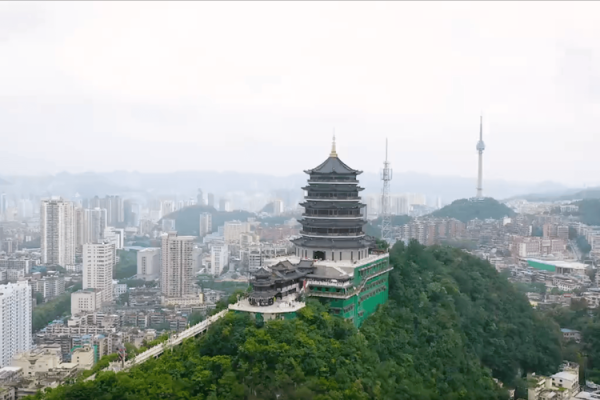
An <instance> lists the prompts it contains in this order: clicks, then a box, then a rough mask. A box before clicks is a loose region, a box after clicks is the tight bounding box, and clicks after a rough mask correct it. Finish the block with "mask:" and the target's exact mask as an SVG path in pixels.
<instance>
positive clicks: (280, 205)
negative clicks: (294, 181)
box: [273, 199, 283, 215]
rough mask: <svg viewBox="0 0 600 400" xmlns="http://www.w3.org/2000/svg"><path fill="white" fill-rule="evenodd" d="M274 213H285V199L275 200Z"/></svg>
mask: <svg viewBox="0 0 600 400" xmlns="http://www.w3.org/2000/svg"><path fill="white" fill-rule="evenodd" d="M273 214H274V215H281V214H283V200H280V199H276V200H273Z"/></svg>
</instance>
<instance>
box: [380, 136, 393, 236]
mask: <svg viewBox="0 0 600 400" xmlns="http://www.w3.org/2000/svg"><path fill="white" fill-rule="evenodd" d="M381 180H382V181H383V189H382V191H381V238H382V239H383V240H385V241H386V242H388V243H389V244H390V245H392V244H393V243H392V239H393V238H392V214H391V210H390V208H391V207H390V181H391V180H392V169H391V168H390V162H389V161H388V141H387V138H386V139H385V161H384V162H383V169H382V170H381Z"/></svg>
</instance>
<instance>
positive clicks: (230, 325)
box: [37, 242, 561, 400]
mask: <svg viewBox="0 0 600 400" xmlns="http://www.w3.org/2000/svg"><path fill="white" fill-rule="evenodd" d="M391 260H392V263H393V264H394V266H395V269H394V271H393V272H392V273H391V278H390V301H389V302H388V304H387V305H385V306H383V307H381V308H380V309H379V310H378V312H377V313H376V314H375V315H374V316H373V317H371V318H370V319H369V320H367V321H366V322H365V324H364V325H363V326H362V327H361V329H360V331H357V330H356V329H355V328H354V327H353V325H352V324H350V323H347V322H345V321H343V320H341V319H339V318H337V317H333V316H331V315H329V314H328V313H327V310H326V309H325V308H324V306H322V305H321V304H319V303H317V302H316V301H311V302H310V303H309V305H308V306H307V307H306V308H304V309H303V310H301V312H300V316H299V317H298V318H297V319H295V320H288V321H272V322H268V323H266V324H264V325H260V324H259V325H257V323H256V322H254V321H251V320H250V318H248V317H247V316H243V315H233V314H229V315H228V316H227V317H225V318H224V319H223V320H222V321H220V322H219V323H217V324H216V325H215V326H214V327H213V328H212V329H211V330H210V331H209V333H208V334H207V335H205V336H203V337H201V338H199V339H197V340H190V341H187V342H185V343H184V344H183V345H182V346H180V347H178V348H176V349H174V351H173V352H172V353H171V352H168V353H166V354H165V355H163V356H161V357H160V358H159V359H156V360H151V361H149V362H147V363H145V364H143V365H142V366H140V367H137V368H135V369H133V370H132V371H130V372H129V373H118V374H114V373H111V372H105V373H100V374H99V375H98V378H97V379H96V380H95V381H91V382H78V383H76V384H74V385H70V386H63V387H59V388H57V389H53V390H51V391H49V392H48V393H45V394H43V395H42V394H40V395H38V397H37V398H38V399H47V400H58V399H60V400H75V399H103V400H109V399H211V400H216V399H249V400H250V399H256V400H258V399H265V400H268V399H279V400H292V399H297V400H299V399H306V400H308V399H316V400H334V399H335V400H337V399H357V400H359V399H360V400H363V399H364V400H366V399H385V400H388V399H416V400H428V399H436V400H448V399H450V400H451V399H507V398H508V395H507V392H506V390H504V389H501V388H499V387H498V386H497V385H496V384H495V383H494V381H493V380H492V377H496V378H498V379H500V380H501V381H502V382H504V383H505V384H507V385H515V384H517V381H518V380H519V377H520V375H522V374H523V373H525V372H527V371H536V372H538V373H542V374H543V373H550V372H554V371H555V370H556V368H557V366H558V364H559V363H560V361H561V355H560V352H561V347H560V335H559V330H558V326H557V325H556V324H555V323H553V322H551V321H550V320H547V319H543V318H542V317H541V316H540V315H538V314H537V313H536V312H534V310H532V309H531V307H530V306H529V303H528V301H527V300H526V298H525V297H524V295H522V294H520V293H518V292H517V291H516V289H515V288H514V287H513V286H512V285H511V284H510V283H509V282H508V281H507V280H506V279H505V278H503V277H501V276H500V275H499V274H498V273H497V272H496V271H495V270H494V269H493V268H492V267H491V266H490V265H489V264H488V263H487V262H485V261H482V260H479V259H477V258H474V257H472V256H470V255H468V254H466V253H464V252H462V251H460V250H457V249H452V248H448V247H431V248H425V247H423V246H421V245H419V244H418V243H416V242H412V243H411V244H410V245H409V246H408V247H404V246H403V244H402V243H398V244H397V245H396V246H395V247H394V249H393V250H392V254H391Z"/></svg>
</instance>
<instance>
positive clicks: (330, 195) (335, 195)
mask: <svg viewBox="0 0 600 400" xmlns="http://www.w3.org/2000/svg"><path fill="white" fill-rule="evenodd" d="M306 197H314V198H316V199H358V198H360V196H359V195H358V193H350V194H346V193H331V192H325V193H317V192H313V193H310V192H309V193H308V194H307V195H306Z"/></svg>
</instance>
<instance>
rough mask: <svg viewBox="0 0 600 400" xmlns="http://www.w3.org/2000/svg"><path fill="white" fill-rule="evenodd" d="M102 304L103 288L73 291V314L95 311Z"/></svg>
mask: <svg viewBox="0 0 600 400" xmlns="http://www.w3.org/2000/svg"><path fill="white" fill-rule="evenodd" d="M101 306H102V290H100V289H83V290H78V291H77V292H73V293H71V315H79V314H82V313H87V312H94V311H97V310H99V309H100V307H101Z"/></svg>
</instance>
